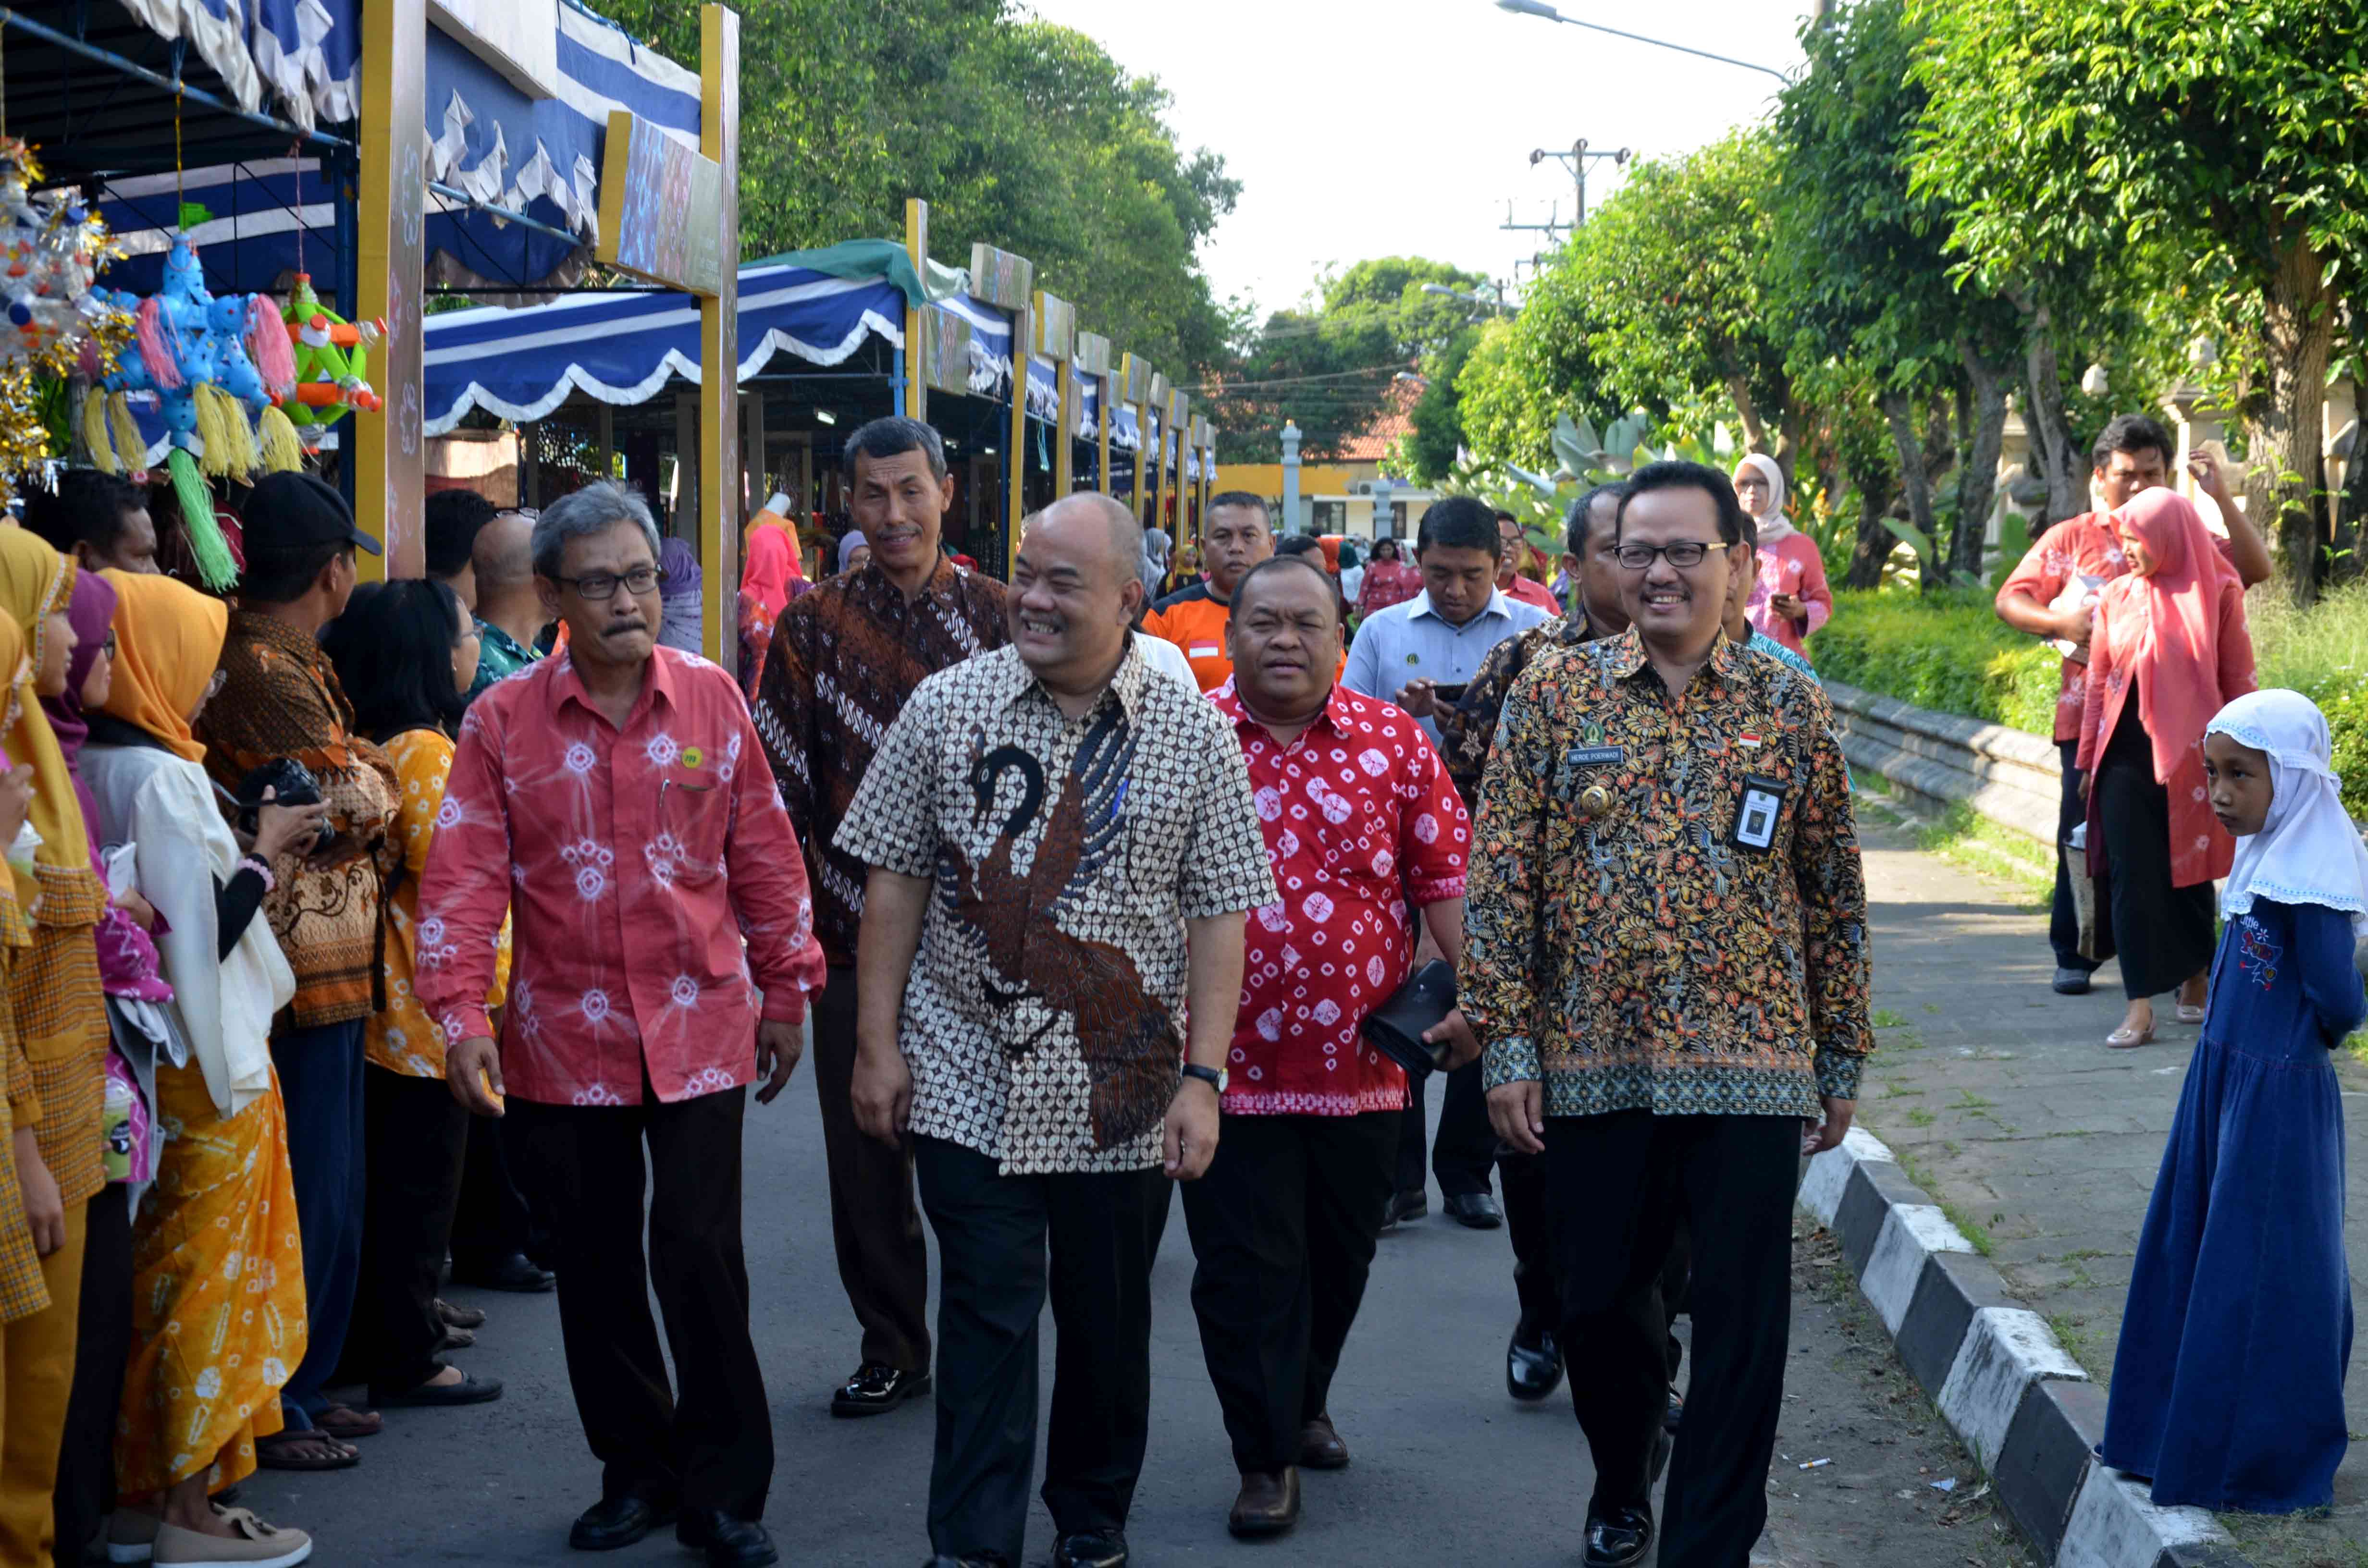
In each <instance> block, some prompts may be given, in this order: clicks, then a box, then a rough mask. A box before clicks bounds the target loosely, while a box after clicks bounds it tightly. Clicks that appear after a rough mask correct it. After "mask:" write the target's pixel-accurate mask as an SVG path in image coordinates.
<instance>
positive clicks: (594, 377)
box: [424, 267, 1008, 436]
mask: <svg viewBox="0 0 2368 1568" xmlns="http://www.w3.org/2000/svg"><path fill="white" fill-rule="evenodd" d="M904 312H905V297H904V295H903V294H902V293H901V292H900V291H899V290H897V288H896V286H895V285H894V284H893V283H891V282H889V281H888V280H887V279H886V278H833V277H830V276H828V275H827V274H825V273H820V272H815V271H813V270H811V269H809V268H806V267H742V268H741V269H740V356H741V357H740V364H739V367H738V379H739V380H740V381H746V380H747V379H748V378H750V377H751V376H754V375H757V373H758V372H760V371H762V370H763V369H765V367H766V365H767V363H768V362H769V361H770V360H771V359H772V358H773V357H774V356H775V355H776V354H782V353H787V354H791V355H794V356H795V357H796V358H800V359H803V360H805V361H807V362H808V363H810V364H815V365H836V364H838V363H840V362H842V361H843V360H845V359H846V358H848V356H849V355H851V354H853V353H854V352H855V351H856V350H857V349H858V348H859V347H861V346H862V344H863V340H864V338H865V337H866V336H868V335H878V336H880V337H881V338H882V339H884V340H885V341H887V342H888V343H891V344H894V345H897V346H899V347H901V346H902V345H903V343H904V326H903V323H904ZM426 333H427V350H426V354H425V357H424V358H425V380H426V381H427V425H426V429H427V434H429V435H431V436H440V435H442V434H444V433H445V432H446V431H448V430H450V429H451V428H452V427H453V426H455V425H457V424H459V423H460V420H461V415H465V414H467V413H468V412H469V411H470V410H471V409H472V408H483V409H486V410H488V411H490V412H492V413H495V414H498V415H502V416H503V417H505V418H507V419H519V420H525V419H540V418H541V417H542V416H543V415H546V414H548V413H550V412H551V411H552V409H554V408H556V407H558V406H559V405H560V404H561V403H564V402H566V401H567V398H568V397H569V395H570V394H571V393H573V392H585V393H587V394H588V395H590V396H592V397H595V398H598V399H599V400H600V401H601V402H603V403H641V402H643V401H644V400H646V399H648V398H651V397H653V396H655V395H656V393H657V392H658V391H659V389H660V388H662V387H664V386H665V385H666V381H667V380H668V379H669V378H671V377H674V376H680V377H682V378H683V379H685V380H686V381H693V382H696V381H699V379H700V363H699V301H696V300H694V299H692V298H691V297H689V295H686V294H677V293H670V292H668V293H648V294H625V295H619V294H575V295H569V296H567V297H566V298H564V299H560V300H555V301H552V302H551V303H549V304H546V305H537V306H534V307H533V308H531V309H529V310H518V311H509V310H503V309H501V308H499V307H497V306H489V307H486V308H484V309H482V310H474V311H451V312H446V313H444V314H442V315H434V316H429V317H428V318H427V326H426ZM1006 342H1007V344H1008V331H1007V335H1006Z"/></svg>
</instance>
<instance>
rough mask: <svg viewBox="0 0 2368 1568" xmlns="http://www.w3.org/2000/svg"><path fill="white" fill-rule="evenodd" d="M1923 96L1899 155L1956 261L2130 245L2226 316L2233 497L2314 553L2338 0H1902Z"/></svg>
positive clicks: (2217, 318)
mask: <svg viewBox="0 0 2368 1568" xmlns="http://www.w3.org/2000/svg"><path fill="white" fill-rule="evenodd" d="M1913 11H1914V15H1915V16H1916V17H1917V18H1918V20H1919V21H1920V22H1921V23H1922V25H1923V26H1924V27H1925V28H1926V29H1927V31H1928V35H1929V36H1928V40H1927V41H1926V43H1925V44H1924V46H1923V48H1922V50H1921V51H1920V53H1919V57H1918V67H1917V70H1918V80H1919V81H1920V82H1921V83H1922V84H1923V85H1924V86H1925V87H1926V88H1927V89H1928V90H1929V91H1930V94H1931V101H1930V107H1929V108H1928V110H1927V111H1926V113H1925V115H1924V119H1923V125H1922V142H1921V146H1920V149H1919V152H1918V176H1919V178H1920V179H1921V180H1922V181H1923V182H1924V185H1925V187H1927V188H1929V189H1930V190H1931V191H1932V192H1933V193H1934V194H1935V195H1936V196H1937V197H1939V198H1940V199H1942V200H1944V201H1946V202H1948V203H1949V204H1951V206H1952V208H1953V209H1954V210H1955V212H1956V216H1957V233H1956V240H1957V243H1958V244H1959V245H1960V246H1961V247H1962V249H1963V251H1964V255H1965V256H1966V257H1967V258H1968V260H1969V262H1970V270H1971V272H1972V273H1973V274H1974V275H1975V276H1980V277H1988V278H2010V277H2012V276H2014V275H2015V274H2017V273H2019V272H2024V271H2028V270H2030V269H2032V268H2035V267H2054V268H2058V269H2061V268H2065V267H2072V266H2077V265H2078V263H2079V262H2080V261H2081V259H2082V258H2084V257H2087V256H2094V255H2097V254H2099V253H2124V254H2125V253H2128V252H2130V251H2133V250H2143V251H2151V252H2154V253H2155V254H2157V255H2158V256H2161V257H2163V258H2164V260H2165V264H2166V265H2167V267H2169V270H2170V273H2171V276H2172V278H2173V279H2174V281H2175V282H2176V283H2177V284H2178V285H2179V286H2180V287H2181V289H2182V290H2183V291H2184V292H2185V294H2186V297H2187V298H2188V299H2190V300H2191V301H2192V302H2193V305H2194V307H2196V310H2197V315H2198V317H2199V324H2200V325H2213V326H2218V327H2220V328H2221V329H2222V330H2223V331H2224V332H2226V333H2228V334H2229V335H2230V341H2229V342H2228V344H2227V346H2226V347H2227V348H2228V350H2229V352H2230V355H2231V358H2232V361H2233V363H2234V366H2235V369H2236V373H2237V381H2238V385H2239V392H2240V396H2241V398H2242V404H2241V406H2242V412H2243V415H2244V418H2245V421H2246V425H2247V431H2248V437H2250V439H2249V441H2248V446H2249V448H2250V449H2251V450H2250V457H2251V461H2250V464H2249V465H2248V466H2249V469H2250V474H2249V482H2248V488H2249V490H2250V491H2251V494H2252V498H2253V502H2252V504H2253V508H2254V515H2255V516H2256V517H2267V516H2268V513H2269V509H2270V508H2271V507H2274V508H2275V509H2276V512H2277V516H2278V528H2277V533H2278V537H2279V540H2280V543H2281V546H2282V554H2283V565H2282V570H2283V574H2284V576H2285V580H2286V582H2287V585H2288V586H2289V588H2290V590H2291V591H2292V592H2293V593H2294V595H2295V596H2296V597H2298V598H2306V597H2309V596H2310V595H2311V594H2312V593H2313V592H2315V590H2316V585H2317V582H2318V579H2319V576H2320V574H2321V573H2322V572H2323V570H2324V556H2325V546H2326V543H2327V540H2328V531H2327V527H2326V522H2327V508H2326V505H2325V499H2326V498H2325V496H2324V494H2322V493H2321V490H2322V487H2321V484H2320V479H2319V463H2318V457H2319V448H2320V441H2321V439H2322V436H2323V430H2322V421H2321V415H2320V408H2321V404H2322V401H2323V399H2324V396H2325V392H2326V378H2327V367H2328V359H2329V358H2330V356H2331V354H2332V352H2333V349H2334V344H2335V339H2336V335H2337V331H2338V320H2337V318H2338V306H2339V304H2340V302H2341V301H2340V292H2341V290H2344V289H2346V288H2350V287H2355V286H2354V285H2351V284H2349V283H2348V281H2346V280H2348V279H2350V278H2353V277H2356V276H2357V275H2358V269H2359V268H2360V267H2361V266H2362V264H2363V263H2368V164H2364V163H2363V162H2362V139H2361V131H2360V127H2361V124H2362V119H2363V111H2368V66H2363V62H2362V36H2363V29H2362V20H2363V18H2362V7H2361V6H2360V5H2359V3H2358V0H2334V3H2333V4H2329V3H2328V0H2184V3H2182V4H2180V5H2178V6H2128V5H2123V4H2119V3H2117V0H1915V4H1914V6H1913Z"/></svg>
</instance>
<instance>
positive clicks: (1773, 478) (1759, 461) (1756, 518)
mask: <svg viewBox="0 0 2368 1568" xmlns="http://www.w3.org/2000/svg"><path fill="white" fill-rule="evenodd" d="M1747 468H1748V469H1756V470H1758V471H1759V477H1760V478H1762V479H1764V480H1766V481H1767V482H1768V509H1767V510H1766V511H1764V512H1755V513H1753V514H1752V516H1751V520H1752V521H1753V522H1754V523H1757V524H1758V525H1759V542H1760V543H1762V544H1774V543H1775V542H1776V541H1777V540H1780V539H1789V538H1791V537H1792V535H1793V532H1794V531H1795V530H1794V529H1793V525H1792V524H1791V523H1790V522H1788V521H1786V520H1785V517H1784V471H1783V470H1782V469H1781V468H1778V467H1777V466H1776V460H1775V459H1774V458H1771V457H1768V456H1766V455H1764V454H1762V453H1759V452H1750V453H1747V454H1746V455H1745V457H1744V460H1742V461H1741V462H1739V463H1737V464H1736V465H1735V472H1737V473H1741V472H1743V471H1744V470H1745V469H1747Z"/></svg>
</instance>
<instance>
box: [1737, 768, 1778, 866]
mask: <svg viewBox="0 0 2368 1568" xmlns="http://www.w3.org/2000/svg"><path fill="white" fill-rule="evenodd" d="M1791 790H1792V786H1791V785H1789V784H1782V783H1779V782H1777V781H1776V780H1775V779H1773V778H1767V777H1765V776H1763V775H1761V774H1758V773H1747V774H1745V775H1744V776H1743V799H1742V801H1740V803H1738V804H1737V805H1736V809H1735V831H1734V833H1733V834H1732V835H1730V837H1731V840H1732V842H1733V843H1734V845H1735V846H1736V848H1738V849H1749V850H1752V851H1754V852H1755V853H1759V854H1765V853H1767V851H1768V849H1769V848H1770V846H1772V845H1773V844H1774V843H1775V842H1776V824H1777V823H1778V821H1780V820H1781V819H1782V816H1783V814H1784V797H1785V795H1786V794H1787V793H1789V792H1790V791H1791Z"/></svg>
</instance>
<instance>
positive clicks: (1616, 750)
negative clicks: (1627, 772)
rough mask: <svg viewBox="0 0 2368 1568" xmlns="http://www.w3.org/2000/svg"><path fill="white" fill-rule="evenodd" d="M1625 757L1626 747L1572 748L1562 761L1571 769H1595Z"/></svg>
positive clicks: (1626, 753)
mask: <svg viewBox="0 0 2368 1568" xmlns="http://www.w3.org/2000/svg"><path fill="white" fill-rule="evenodd" d="M1627 755H1628V748H1627V747H1626V746H1573V747H1572V748H1571V749H1570V751H1569V752H1568V754H1567V755H1565V756H1564V758H1563V761H1565V763H1567V764H1569V765H1570V766H1571V767H1600V766H1601V765H1602V764H1604V763H1607V762H1618V761H1620V760H1621V759H1622V758H1623V757H1625V756H1627Z"/></svg>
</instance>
